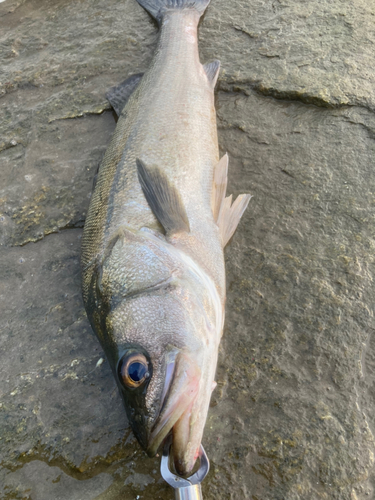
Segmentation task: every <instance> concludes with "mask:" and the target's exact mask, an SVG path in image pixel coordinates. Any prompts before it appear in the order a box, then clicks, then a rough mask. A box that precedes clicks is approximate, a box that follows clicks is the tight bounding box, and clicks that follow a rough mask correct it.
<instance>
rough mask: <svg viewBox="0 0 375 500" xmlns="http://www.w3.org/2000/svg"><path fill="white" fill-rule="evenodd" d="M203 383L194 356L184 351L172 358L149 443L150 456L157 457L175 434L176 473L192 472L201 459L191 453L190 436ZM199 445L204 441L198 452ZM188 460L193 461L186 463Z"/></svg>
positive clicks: (173, 449)
mask: <svg viewBox="0 0 375 500" xmlns="http://www.w3.org/2000/svg"><path fill="white" fill-rule="evenodd" d="M200 380H201V370H200V368H199V366H198V364H197V363H196V362H195V361H194V360H193V359H192V358H191V356H189V355H188V354H187V353H185V352H182V351H180V352H178V353H176V352H174V353H171V354H170V356H169V360H167V369H166V377H165V383H164V389H163V393H162V402H161V410H160V413H159V416H158V417H157V419H156V421H155V424H154V426H153V427H152V430H151V433H150V436H149V439H148V446H147V454H148V455H149V456H154V455H155V454H156V453H157V451H158V449H159V447H160V445H161V444H162V442H163V441H164V439H165V438H166V437H167V436H168V434H169V433H170V431H171V430H172V431H173V447H172V454H173V456H174V459H175V460H174V461H175V467H176V470H177V472H178V473H180V474H185V473H188V472H190V470H191V469H192V468H193V467H194V463H195V461H196V459H197V456H198V454H197V453H196V450H194V451H193V452H192V451H191V450H190V448H191V446H189V445H190V443H189V436H190V433H191V429H190V420H191V413H192V408H193V406H194V403H195V402H196V399H197V395H198V391H199V385H200ZM199 445H200V438H199V444H198V452H199ZM195 455H196V456H195ZM187 457H189V458H188V459H186V458H187ZM189 467H190V469H189ZM188 469H189V470H188Z"/></svg>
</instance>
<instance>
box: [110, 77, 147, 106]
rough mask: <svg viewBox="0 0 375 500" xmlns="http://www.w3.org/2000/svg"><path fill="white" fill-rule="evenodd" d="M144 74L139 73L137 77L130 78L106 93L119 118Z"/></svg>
mask: <svg viewBox="0 0 375 500" xmlns="http://www.w3.org/2000/svg"><path fill="white" fill-rule="evenodd" d="M142 76H143V73H138V74H137V75H132V76H129V78H127V79H126V80H124V81H123V82H122V83H120V85H117V86H116V87H112V88H111V89H109V90H108V92H107V93H106V95H105V96H106V98H107V99H108V101H109V102H110V104H111V106H112V108H113V109H114V110H115V112H116V114H117V116H120V115H121V112H122V110H123V109H124V107H125V105H126V103H127V102H128V100H129V97H130V96H131V95H132V93H133V92H134V90H135V89H136V88H137V86H138V84H139V82H140V81H141V79H142Z"/></svg>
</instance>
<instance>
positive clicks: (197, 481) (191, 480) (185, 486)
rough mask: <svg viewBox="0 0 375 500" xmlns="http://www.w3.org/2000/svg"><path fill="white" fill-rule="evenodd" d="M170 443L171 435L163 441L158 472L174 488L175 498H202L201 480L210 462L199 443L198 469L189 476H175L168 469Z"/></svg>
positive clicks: (201, 499)
mask: <svg viewBox="0 0 375 500" xmlns="http://www.w3.org/2000/svg"><path fill="white" fill-rule="evenodd" d="M171 445H172V436H169V437H168V438H167V440H166V441H165V444H164V448H163V456H162V458H161V464H160V473H161V475H162V477H163V479H164V481H166V482H167V483H168V484H169V485H170V486H172V488H174V490H175V500H203V497H202V488H201V482H202V481H203V479H204V478H205V477H206V475H207V473H208V471H209V470H210V462H209V460H208V458H207V455H206V452H205V451H204V448H203V446H202V445H201V447H200V450H199V459H200V465H199V469H198V470H197V471H196V472H195V473H194V474H193V475H191V476H190V477H188V478H186V479H185V478H183V477H181V476H177V475H176V474H174V473H173V472H171V470H170V469H169V453H170V449H171Z"/></svg>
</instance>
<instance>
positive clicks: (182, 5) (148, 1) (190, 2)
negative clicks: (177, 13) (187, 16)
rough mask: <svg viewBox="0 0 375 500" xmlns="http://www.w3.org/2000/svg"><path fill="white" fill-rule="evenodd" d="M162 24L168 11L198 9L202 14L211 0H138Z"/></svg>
mask: <svg viewBox="0 0 375 500" xmlns="http://www.w3.org/2000/svg"><path fill="white" fill-rule="evenodd" d="M137 2H138V3H139V4H140V5H142V7H143V8H144V9H146V10H147V12H149V13H150V14H151V15H152V17H154V18H155V19H156V20H157V21H158V23H159V24H160V23H161V21H162V19H163V16H164V14H165V12H166V11H169V10H186V9H188V10H196V11H197V12H198V13H199V15H200V16H201V15H202V14H203V12H204V11H205V10H206V7H207V5H208V4H209V3H210V0H137Z"/></svg>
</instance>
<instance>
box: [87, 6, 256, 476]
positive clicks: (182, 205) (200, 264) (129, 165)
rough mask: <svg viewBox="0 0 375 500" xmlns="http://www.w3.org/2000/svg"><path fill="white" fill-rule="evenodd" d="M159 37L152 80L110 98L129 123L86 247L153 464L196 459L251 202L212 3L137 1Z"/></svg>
mask: <svg viewBox="0 0 375 500" xmlns="http://www.w3.org/2000/svg"><path fill="white" fill-rule="evenodd" d="M137 1H138V3H139V4H140V5H141V6H143V7H144V8H145V9H146V10H147V11H148V12H149V13H150V14H151V15H152V16H153V17H154V18H155V19H156V20H157V21H158V23H159V26H160V38H159V42H158V45H157V49H156V51H155V55H154V57H153V60H152V63H151V66H150V68H149V69H148V70H147V71H146V73H145V74H144V75H134V76H132V77H130V78H129V79H127V80H126V81H125V82H123V84H121V85H120V86H119V87H117V88H114V89H112V91H110V92H109V94H108V95H107V96H108V98H109V100H110V102H111V104H112V105H113V107H114V109H115V110H116V112H117V113H118V115H119V119H118V122H117V126H116V130H115V132H114V135H113V138H112V140H111V143H110V145H109V147H108V149H107V151H106V153H105V155H104V158H103V161H102V163H101V165H100V167H99V170H98V173H97V179H96V185H95V188H94V191H93V194H92V198H91V202H90V207H89V210H88V214H87V219H86V223H85V228H84V232H83V239H82V283H83V285H82V288H83V298H84V303H85V307H86V311H87V315H88V317H89V320H90V322H91V325H92V327H93V329H94V331H95V333H96V335H97V336H98V338H99V340H100V342H101V344H102V347H103V349H104V351H105V353H106V356H107V358H108V361H109V363H110V365H111V368H112V370H113V373H114V376H115V378H116V380H117V383H118V386H119V389H120V392H121V394H122V396H123V399H124V402H125V407H126V412H127V416H128V419H129V422H130V424H131V427H132V429H133V431H134V434H135V435H136V437H137V438H138V441H139V442H140V444H141V445H142V446H143V448H144V449H145V450H146V451H147V452H148V454H149V455H150V456H152V455H155V453H156V452H157V450H158V448H159V446H160V445H161V444H162V442H163V441H164V439H165V438H166V436H167V435H168V434H169V433H170V432H172V434H173V445H172V455H173V459H174V463H175V467H176V470H177V472H178V473H180V474H186V473H188V472H190V471H191V470H192V468H193V466H194V463H195V461H196V459H197V456H198V453H199V448H200V443H201V440H202V435H203V429H204V425H205V421H206V418H207V412H208V408H209V402H210V397H211V392H212V390H213V388H214V387H215V385H216V384H215V370H216V363H217V356H218V347H219V342H220V338H221V335H222V331H223V323H224V306H225V269H224V257H223V248H224V246H225V245H226V243H227V242H228V240H229V239H230V238H231V236H232V235H233V233H234V231H235V229H236V227H237V224H238V222H239V220H240V218H241V216H242V214H243V212H244V210H245V208H246V206H247V204H248V202H249V200H250V196H249V195H240V196H238V198H237V199H236V201H235V202H234V203H233V204H232V198H231V196H230V197H225V192H226V184H227V167H228V157H227V155H224V156H223V157H222V158H221V160H220V161H219V151H218V140H217V129H216V116H215V108H214V87H215V83H216V80H217V77H218V73H219V66H220V63H219V61H216V60H215V61H211V62H209V63H207V64H205V65H202V64H201V63H200V61H199V55H198V39H197V27H198V21H199V18H200V16H201V15H202V14H203V12H204V10H205V8H206V7H207V5H208V3H209V0H194V1H192V0H137Z"/></svg>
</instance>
